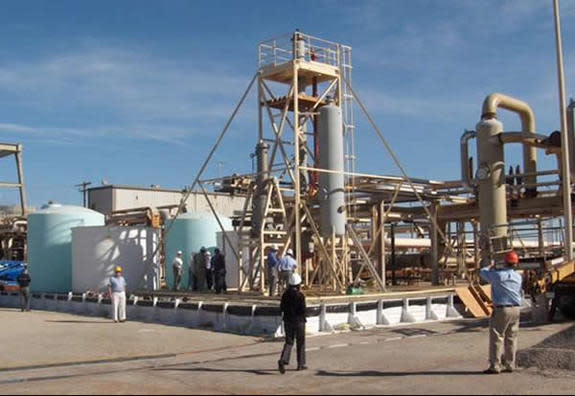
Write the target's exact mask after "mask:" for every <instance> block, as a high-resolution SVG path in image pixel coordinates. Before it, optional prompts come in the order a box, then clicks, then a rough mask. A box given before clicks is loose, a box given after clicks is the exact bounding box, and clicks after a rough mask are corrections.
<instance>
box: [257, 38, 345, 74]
mask: <svg viewBox="0 0 575 396" xmlns="http://www.w3.org/2000/svg"><path fill="white" fill-rule="evenodd" d="M294 38H296V43H294ZM342 47H346V46H343V45H341V44H338V43H334V42H331V41H327V40H323V39H320V38H317V37H313V36H310V35H308V34H304V33H300V32H296V33H295V34H286V35H282V36H279V37H276V38H272V39H269V40H266V41H262V42H261V43H260V44H259V45H258V67H264V66H269V65H273V66H278V65H281V64H282V63H285V62H288V61H291V60H293V59H304V60H306V61H314V62H320V63H325V64H328V65H331V66H336V67H340V64H341V61H342V59H341V55H340V54H341V53H342ZM346 48H349V47H346ZM294 52H295V54H294Z"/></svg>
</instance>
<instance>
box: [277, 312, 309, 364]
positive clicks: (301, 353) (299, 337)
mask: <svg viewBox="0 0 575 396" xmlns="http://www.w3.org/2000/svg"><path fill="white" fill-rule="evenodd" d="M284 327H285V333H286V341H285V345H284V349H283V351H282V355H281V357H280V361H281V362H283V363H284V364H285V365H288V364H289V362H290V358H291V350H292V348H293V345H294V341H296V342H297V366H298V367H303V366H305V364H306V361H305V322H304V321H297V322H285V321H284Z"/></svg>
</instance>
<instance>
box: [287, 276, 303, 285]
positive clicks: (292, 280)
mask: <svg viewBox="0 0 575 396" xmlns="http://www.w3.org/2000/svg"><path fill="white" fill-rule="evenodd" d="M289 284H290V286H299V285H301V276H300V275H299V274H291V276H290V277H289Z"/></svg>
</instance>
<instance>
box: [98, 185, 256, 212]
mask: <svg viewBox="0 0 575 396" xmlns="http://www.w3.org/2000/svg"><path fill="white" fill-rule="evenodd" d="M182 195H183V191H182V190H170V189H163V188H156V187H137V186H122V185H104V186H100V187H94V188H90V189H88V206H89V208H90V209H93V210H96V211H98V212H100V213H103V214H105V215H109V214H111V213H112V212H114V211H117V210H125V209H135V208H145V207H156V208H157V207H161V206H167V205H179V204H180V201H181V199H182ZM208 195H209V197H210V202H211V203H212V205H213V206H214V208H215V210H216V211H217V212H218V214H219V215H222V216H227V217H229V216H232V215H234V214H238V213H239V212H241V211H242V210H243V208H244V203H245V199H246V197H244V196H242V195H229V194H222V193H212V192H211V193H208ZM186 206H187V211H188V212H210V211H211V210H210V206H209V204H208V202H207V200H206V198H205V197H204V195H203V194H202V193H201V192H194V193H192V194H191V195H190V197H189V198H188V200H187V202H186Z"/></svg>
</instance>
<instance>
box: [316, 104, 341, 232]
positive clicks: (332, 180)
mask: <svg viewBox="0 0 575 396" xmlns="http://www.w3.org/2000/svg"><path fill="white" fill-rule="evenodd" d="M319 137H320V150H319V154H320V168H322V169H327V170H330V171H336V172H337V173H325V172H321V173H320V175H319V193H318V198H319V203H320V218H321V223H320V225H321V226H320V229H321V233H322V236H324V237H325V238H328V237H329V236H330V235H331V234H332V229H333V231H334V232H335V235H337V236H342V235H344V234H345V223H346V214H345V212H344V211H343V208H345V177H344V175H343V172H344V149H343V131H342V114H341V107H338V106H336V105H335V104H333V103H330V104H328V105H326V106H323V107H322V108H321V109H320V114H319Z"/></svg>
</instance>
